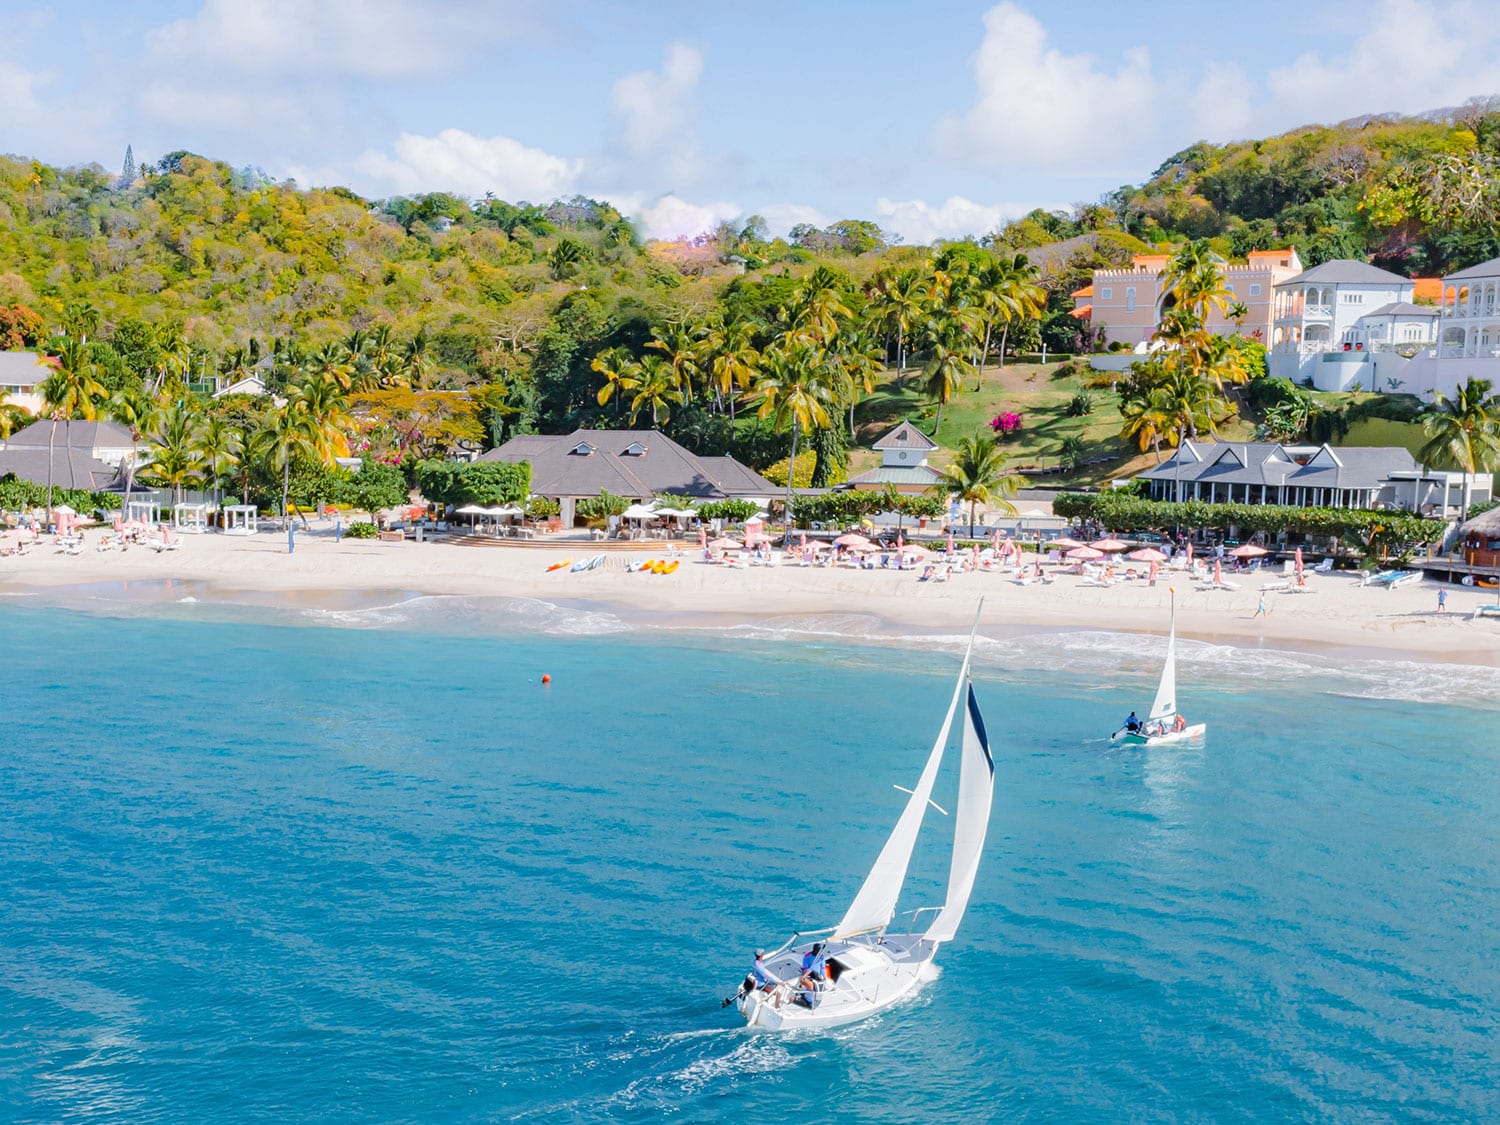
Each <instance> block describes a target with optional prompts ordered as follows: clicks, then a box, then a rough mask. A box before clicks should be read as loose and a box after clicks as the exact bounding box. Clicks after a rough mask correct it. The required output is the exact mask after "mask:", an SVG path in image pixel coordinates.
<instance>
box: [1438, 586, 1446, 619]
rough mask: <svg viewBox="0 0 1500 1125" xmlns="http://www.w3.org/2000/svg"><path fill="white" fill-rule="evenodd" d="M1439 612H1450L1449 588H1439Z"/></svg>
mask: <svg viewBox="0 0 1500 1125" xmlns="http://www.w3.org/2000/svg"><path fill="white" fill-rule="evenodd" d="M1438 612H1439V613H1447V612H1448V591H1447V590H1441V589H1440V590H1438Z"/></svg>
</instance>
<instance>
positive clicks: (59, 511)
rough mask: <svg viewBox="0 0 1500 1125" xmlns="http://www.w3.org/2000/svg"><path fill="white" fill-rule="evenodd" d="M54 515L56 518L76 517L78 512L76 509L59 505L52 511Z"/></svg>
mask: <svg viewBox="0 0 1500 1125" xmlns="http://www.w3.org/2000/svg"><path fill="white" fill-rule="evenodd" d="M52 514H53V515H54V516H76V515H77V514H78V511H77V509H76V508H70V507H68V506H67V505H66V504H59V505H58V506H57V507H55V508H53V509H52Z"/></svg>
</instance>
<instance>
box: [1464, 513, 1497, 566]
mask: <svg viewBox="0 0 1500 1125" xmlns="http://www.w3.org/2000/svg"><path fill="white" fill-rule="evenodd" d="M1458 546H1459V550H1460V551H1461V552H1462V553H1463V560H1464V565H1465V566H1469V567H1475V568H1480V569H1492V570H1500V508H1491V509H1490V510H1489V511H1487V512H1481V513H1480V514H1479V515H1477V516H1475V517H1474V518H1473V519H1471V520H1470V521H1469V522H1468V523H1466V524H1464V525H1463V526H1462V527H1460V528H1459V529H1458Z"/></svg>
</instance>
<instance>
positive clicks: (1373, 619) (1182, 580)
mask: <svg viewBox="0 0 1500 1125" xmlns="http://www.w3.org/2000/svg"><path fill="white" fill-rule="evenodd" d="M592 553H594V552H593V551H591V549H590V544H588V543H586V542H581V543H577V544H568V543H559V544H558V545H557V546H556V547H555V548H553V547H550V546H549V547H547V548H538V547H512V546H487V547H471V546H459V545H454V544H446V543H430V542H429V543H416V542H411V541H407V542H400V543H386V542H379V541H371V540H351V539H348V538H345V539H343V540H342V541H341V542H335V539H334V536H333V533H332V530H331V529H327V530H324V529H318V528H316V527H315V528H314V529H312V530H309V531H307V532H299V533H298V535H297V545H296V551H295V552H294V553H292V554H288V553H287V546H286V539H285V536H284V535H283V534H280V533H264V532H263V533H261V534H259V535H253V536H248V537H233V536H224V535H215V534H209V535H199V536H184V537H182V547H181V549H179V550H175V551H168V552H162V553H160V554H158V553H156V552H154V551H151V550H149V549H147V548H144V547H133V548H131V549H130V550H129V551H126V552H124V553H120V552H115V551H109V552H100V551H97V550H96V549H95V548H94V540H93V539H92V538H90V540H89V544H88V546H87V548H86V550H85V551H84V552H83V553H81V554H78V555H65V554H62V553H60V552H59V551H57V550H56V549H55V548H54V547H53V546H52V545H51V544H49V543H43V544H41V545H39V546H38V547H37V548H35V549H34V550H33V551H32V552H31V553H30V554H28V555H26V556H20V557H17V556H11V557H7V558H3V559H0V591H4V592H7V593H10V594H18V593H25V592H28V591H35V592H41V591H47V592H49V593H50V596H51V597H52V598H53V599H58V598H60V599H62V600H64V601H66V597H67V590H66V588H67V587H94V588H108V589H113V590H115V591H116V592H118V593H119V594H121V595H123V596H127V597H128V596H130V595H131V589H130V588H131V585H132V584H147V585H152V584H156V583H171V582H173V581H176V580H180V581H182V582H184V583H192V584H198V585H201V587H202V589H204V590H207V591H211V592H212V594H213V596H214V597H215V598H216V599H217V598H220V597H222V598H223V599H224V600H226V601H235V600H240V599H239V597H238V596H237V595H244V596H245V600H248V601H251V602H260V603H262V604H264V603H265V602H266V601H267V600H268V599H270V600H272V601H273V602H274V603H279V602H281V601H283V600H285V601H287V602H294V601H296V600H297V598H298V595H312V594H320V593H321V594H325V595H340V594H345V595H350V596H353V595H357V594H361V593H371V594H373V593H377V592H381V591H386V592H402V591H407V592H412V593H421V594H436V595H443V594H450V595H494V596H499V597H518V598H535V599H541V600H546V601H551V602H562V603H570V604H580V605H589V606H594V607H597V608H602V609H612V610H613V609H617V610H620V611H622V612H624V613H627V614H628V615H630V616H633V617H636V618H643V617H644V618H646V619H648V620H650V619H652V618H656V617H659V618H661V619H662V620H663V621H667V620H675V621H678V622H682V621H686V620H695V621H701V622H703V623H705V624H707V623H708V622H710V621H715V622H718V621H722V622H724V623H725V624H726V625H728V624H732V623H735V622H743V621H746V620H750V619H756V620H762V619H767V618H796V617H803V616H808V617H812V616H822V615H829V614H858V615H864V616H867V617H873V618H875V619H877V620H878V621H880V622H882V623H885V624H886V625H888V626H893V627H905V628H914V629H918V630H923V631H948V630H961V629H966V628H967V627H968V625H969V624H970V622H972V620H973V613H974V606H975V603H976V601H977V598H978V596H979V595H980V594H983V595H984V598H985V605H984V614H983V619H982V627H985V628H999V629H1002V630H1003V631H1005V632H1007V633H1015V632H1025V631H1028V630H1035V631H1047V632H1053V631H1057V630H1102V631H1108V632H1116V633H1161V632H1164V631H1165V629H1166V625H1167V616H1168V609H1169V599H1170V597H1171V595H1170V594H1169V587H1175V589H1176V592H1177V623H1178V632H1179V634H1180V635H1181V636H1183V637H1189V638H1194V639H1198V640H1204V641H1209V642H1213V643H1221V644H1230V645H1235V646H1240V647H1256V648H1285V649H1289V650H1303V651H1306V650H1317V651H1320V652H1323V653H1325V654H1326V653H1328V652H1329V650H1335V651H1341V650H1342V651H1348V652H1350V653H1353V652H1356V651H1359V652H1363V653H1365V654H1369V655H1383V656H1401V657H1403V658H1406V659H1412V660H1420V661H1429V662H1450V663H1459V664H1470V665H1483V666H1489V667H1500V618H1494V617H1487V618H1479V619H1476V618H1475V617H1474V610H1475V608H1476V607H1477V606H1480V605H1488V604H1494V603H1495V602H1496V600H1497V597H1496V594H1495V592H1494V591H1486V590H1477V589H1471V588H1467V587H1463V586H1447V585H1444V586H1442V587H1440V586H1439V585H1438V584H1437V583H1433V582H1423V583H1418V584H1415V585H1411V586H1407V587H1404V588H1401V589H1397V590H1388V589H1381V588H1375V587H1361V586H1360V585H1359V580H1358V578H1357V576H1355V575H1352V574H1326V575H1316V576H1312V577H1310V579H1309V582H1310V583H1311V585H1312V592H1310V593H1294V592H1291V591H1288V590H1282V589H1269V590H1264V591H1263V590H1262V588H1263V587H1266V586H1270V585H1273V584H1275V583H1276V582H1277V581H1278V580H1279V577H1280V576H1279V575H1273V574H1255V573H1252V574H1247V575H1244V576H1243V577H1236V578H1234V581H1237V582H1239V584H1240V585H1239V588H1238V589H1234V590H1222V589H1206V588H1203V587H1202V586H1201V585H1199V584H1197V583H1194V582H1191V581H1189V580H1188V579H1187V577H1186V576H1185V575H1183V574H1180V573H1178V574H1172V575H1171V576H1170V577H1169V576H1168V575H1167V574H1163V576H1162V577H1161V579H1159V580H1158V582H1157V584H1156V586H1154V587H1152V586H1149V585H1148V584H1147V583H1146V581H1145V580H1144V579H1140V580H1133V581H1127V582H1122V583H1119V584H1116V585H1114V586H1109V587H1101V586H1090V585H1086V584H1084V583H1083V580H1082V579H1080V578H1078V577H1076V576H1073V575H1059V576H1058V577H1057V579H1056V581H1055V582H1053V583H1051V584H1050V585H1037V584H1032V585H1027V586H1021V585H1019V584H1017V583H1016V582H1014V581H1012V580H1011V579H1010V578H1009V577H1006V576H1003V575H1001V574H999V573H986V572H974V573H969V574H963V575H958V576H955V577H954V578H953V579H951V580H950V581H948V582H945V583H936V582H922V581H919V575H918V572H915V571H890V570H851V569H844V568H820V567H806V568H804V567H800V566H772V567H750V568H747V569H736V568H732V567H725V566H719V565H713V564H708V563H704V562H702V561H701V560H699V558H698V557H697V556H698V552H696V551H689V552H686V553H684V554H683V555H682V556H681V558H682V563H681V565H680V566H679V567H678V569H677V571H676V573H674V574H670V575H654V574H647V573H630V572H627V571H626V570H625V564H626V563H627V562H628V561H631V560H636V559H644V558H649V557H653V556H652V555H651V554H650V552H642V553H640V554H623V553H614V554H610V555H608V556H607V563H606V565H605V566H604V567H602V568H600V569H597V570H592V571H587V572H583V573H572V572H570V571H568V570H567V569H566V568H564V569H562V570H558V571H548V569H547V567H548V566H549V565H551V564H552V563H556V562H560V561H561V560H563V559H568V558H572V559H578V558H581V557H588V556H590V555H591V554H592ZM658 553H659V554H664V553H665V549H661V550H660V551H659V552H658ZM169 588H170V587H169ZM1440 588H1442V589H1446V590H1447V592H1448V599H1447V609H1446V612H1438V605H1437V602H1438V590H1439V589H1440ZM1262 599H1263V600H1264V603H1265V606H1266V609H1267V612H1266V613H1265V614H1264V615H1260V616H1257V615H1256V610H1257V607H1258V605H1259V603H1260V602H1261V601H1262Z"/></svg>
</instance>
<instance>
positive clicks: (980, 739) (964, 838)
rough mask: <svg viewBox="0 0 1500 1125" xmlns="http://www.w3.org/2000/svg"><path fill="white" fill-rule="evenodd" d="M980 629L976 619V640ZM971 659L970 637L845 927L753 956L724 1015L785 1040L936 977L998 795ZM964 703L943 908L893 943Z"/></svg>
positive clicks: (848, 1019) (873, 1007) (801, 936)
mask: <svg viewBox="0 0 1500 1125" xmlns="http://www.w3.org/2000/svg"><path fill="white" fill-rule="evenodd" d="M981 604H982V603H981ZM978 628H979V619H978V615H977V614H976V616H975V621H974V630H975V632H977V631H978ZM973 650H974V633H973V632H971V633H970V634H969V645H968V648H967V649H965V651H964V660H963V665H962V667H961V668H960V669H959V673H958V683H957V685H956V686H955V687H954V689H953V700H952V702H951V703H950V704H949V705H948V713H947V716H946V717H945V718H944V719H943V726H942V729H941V730H940V731H939V732H938V736H937V741H936V742H934V743H933V747H932V750H931V752H930V754H929V755H928V758H927V764H926V765H925V766H924V767H923V769H922V774H921V776H920V777H919V778H918V779H917V784H916V786H915V788H913V789H904V787H902V786H896V788H898V789H902V791H903V792H907V793H910V794H911V797H910V799H909V800H908V801H907V802H906V808H905V809H904V810H902V813H901V816H900V818H899V819H898V820H897V821H896V827H895V828H894V829H893V830H892V832H891V835H890V838H889V839H887V840H886V843H885V847H884V848H882V849H881V851H880V855H879V856H878V857H877V858H876V860H875V866H874V867H872V868H871V869H870V873H869V875H868V876H866V877H865V881H864V884H863V885H862V886H861V887H860V888H859V893H858V894H857V895H855V896H854V901H853V902H852V903H851V904H850V905H849V909H848V910H847V911H845V913H844V917H843V918H842V919H841V920H840V922H839V924H838V925H837V926H833V927H831V928H829V929H824V930H815V931H806V932H801V933H797V934H793V935H792V937H791V938H790V939H789V940H788V941H787V942H786V943H785V944H784V945H782V946H781V947H780V948H778V949H776V950H774V951H773V952H771V953H767V954H758V955H757V958H756V972H755V973H752V974H751V975H750V976H747V977H746V978H745V981H744V983H743V984H741V986H740V990H739V992H738V993H737V994H736V995H734V996H731V997H729V998H727V999H726V1000H725V1001H724V1003H725V1005H726V1006H727V1005H729V1004H731V1003H733V1004H735V1005H736V1007H737V1008H738V1010H739V1012H740V1014H741V1015H742V1016H744V1017H745V1022H746V1024H748V1025H749V1026H750V1027H762V1028H768V1029H771V1030H777V1031H783V1030H784V1031H791V1030H794V1029H798V1028H823V1027H835V1026H837V1025H839V1024H846V1023H853V1022H854V1021H855V1020H859V1019H863V1018H864V1017H866V1016H869V1015H872V1014H874V1013H875V1012H879V1011H881V1010H883V1009H885V1008H889V1007H890V1006H891V1005H892V1004H895V1003H897V1002H898V1001H901V1000H903V999H905V998H906V997H908V996H911V995H912V994H913V993H915V992H916V991H917V990H918V989H919V988H920V987H921V986H922V984H923V983H925V982H927V981H930V980H932V979H933V978H934V977H935V976H937V969H936V967H935V966H934V965H933V957H934V956H935V955H936V954H937V951H938V948H939V947H940V946H941V945H942V943H943V942H946V941H951V940H952V939H953V937H954V935H955V934H956V933H957V932H958V926H959V923H960V922H961V921H962V920H963V916H964V911H965V910H966V909H967V908H968V905H969V896H970V894H971V893H972V892H973V889H974V877H975V875H976V874H977V873H978V871H979V857H980V853H981V852H982V851H983V850H984V838H985V834H986V832H987V831H988V828H989V819H990V801H991V797H992V795H993V791H994V778H995V763H994V759H993V758H992V757H991V756H990V747H989V741H988V739H987V737H986V735H985V731H984V719H983V718H982V717H981V715H980V713H979V702H978V700H977V699H976V698H975V695H974V687H973V684H972V683H971V682H970V680H969V659H970V656H971V654H972V653H973ZM960 703H963V705H964V717H963V738H962V741H961V749H960V763H959V779H958V804H957V806H956V807H955V809H954V817H955V820H954V828H953V855H952V859H951V862H950V867H949V873H948V894H947V899H946V901H945V902H944V903H943V905H942V906H940V907H923V908H921V909H918V910H914V911H912V912H911V913H910V914H909V915H903V918H909V919H910V923H909V929H907V930H906V931H905V932H901V933H892V932H891V931H890V929H889V927H890V925H891V922H892V920H893V919H894V918H895V915H896V903H897V900H898V899H899V897H900V895H901V887H902V884H903V883H904V882H905V881H906V869H907V867H908V865H909V864H910V863H911V857H912V852H913V851H914V850H915V849H916V846H917V837H918V835H919V833H920V831H921V827H922V818H923V815H924V814H925V813H926V811H927V806H928V805H929V804H932V805H933V807H934V808H938V809H939V811H940V812H945V810H942V809H941V808H940V807H939V806H937V805H936V804H933V802H932V789H933V784H934V783H935V782H936V780H937V775H938V768H939V766H940V765H941V764H942V760H943V754H944V751H945V750H946V749H947V746H948V737H949V733H950V732H951V730H952V727H953V718H954V715H955V714H956V713H957V712H958V708H959V704H960ZM926 914H935V915H936V916H935V917H934V918H932V920H931V922H930V923H929V924H928V925H927V926H926V928H925V929H921V928H918V926H917V922H918V919H919V918H921V917H922V916H923V915H926ZM811 939H821V940H811ZM804 959H806V960H807V961H808V962H810V963H811V966H812V968H813V972H812V973H810V974H809V973H806V971H805V969H804ZM819 970H821V972H819ZM758 977H759V979H757V978H758Z"/></svg>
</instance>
